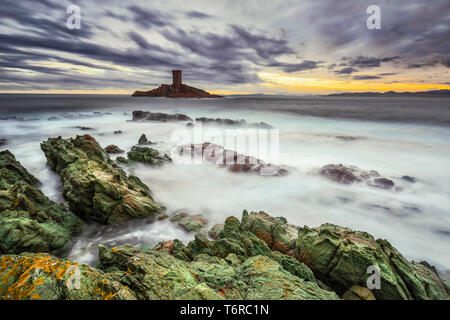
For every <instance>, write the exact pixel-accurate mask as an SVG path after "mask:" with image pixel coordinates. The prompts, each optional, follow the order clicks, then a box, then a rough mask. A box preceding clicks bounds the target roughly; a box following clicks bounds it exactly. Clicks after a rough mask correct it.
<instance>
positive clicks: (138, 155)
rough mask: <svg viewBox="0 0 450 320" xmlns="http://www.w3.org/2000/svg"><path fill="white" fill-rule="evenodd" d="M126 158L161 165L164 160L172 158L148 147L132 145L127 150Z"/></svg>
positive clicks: (168, 160) (167, 160)
mask: <svg viewBox="0 0 450 320" xmlns="http://www.w3.org/2000/svg"><path fill="white" fill-rule="evenodd" d="M127 157H128V159H130V160H132V161H136V162H140V163H145V164H149V165H155V166H162V165H163V164H164V162H170V161H172V159H171V158H170V157H169V156H168V155H167V154H165V153H160V152H159V151H158V150H156V149H153V148H149V147H138V146H134V147H132V148H131V150H130V151H129V152H127Z"/></svg>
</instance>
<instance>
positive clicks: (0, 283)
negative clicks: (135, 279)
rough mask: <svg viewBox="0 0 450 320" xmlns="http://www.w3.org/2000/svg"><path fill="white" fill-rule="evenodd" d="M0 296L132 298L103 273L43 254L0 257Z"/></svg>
mask: <svg viewBox="0 0 450 320" xmlns="http://www.w3.org/2000/svg"><path fill="white" fill-rule="evenodd" d="M0 299H5V300H61V299H64V300H134V299H136V296H135V295H134V293H133V292H132V291H131V290H130V289H128V288H127V287H126V286H124V285H122V284H121V283H119V282H118V281H115V280H114V279H113V277H111V276H109V275H107V274H105V273H104V272H102V271H100V270H97V269H94V268H90V267H88V266H86V265H79V264H78V263H76V262H73V261H69V260H60V259H57V258H55V257H53V256H49V255H43V254H23V255H4V256H1V257H0Z"/></svg>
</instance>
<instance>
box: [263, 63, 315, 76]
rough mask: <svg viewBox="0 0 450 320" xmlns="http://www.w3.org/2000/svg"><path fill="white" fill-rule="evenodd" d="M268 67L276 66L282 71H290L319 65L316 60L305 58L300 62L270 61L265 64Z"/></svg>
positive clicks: (310, 68)
mask: <svg viewBox="0 0 450 320" xmlns="http://www.w3.org/2000/svg"><path fill="white" fill-rule="evenodd" d="M267 66H268V67H278V68H281V69H283V71H284V72H287V73H292V72H297V71H305V70H312V69H316V68H318V67H319V63H318V62H317V61H310V60H305V61H303V62H301V63H284V62H272V63H270V64H268V65H267Z"/></svg>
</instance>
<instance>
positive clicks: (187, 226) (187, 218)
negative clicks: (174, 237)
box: [169, 212, 208, 232]
mask: <svg viewBox="0 0 450 320" xmlns="http://www.w3.org/2000/svg"><path fill="white" fill-rule="evenodd" d="M169 220H170V221H172V222H175V223H177V224H178V225H179V226H180V227H181V228H183V229H184V230H185V231H187V232H198V231H200V230H201V229H203V228H204V227H205V226H206V224H207V223H208V222H207V221H206V220H205V219H203V218H202V217H201V216H199V215H190V214H188V213H186V212H180V213H178V214H176V215H174V216H173V217H171V218H170V219H169Z"/></svg>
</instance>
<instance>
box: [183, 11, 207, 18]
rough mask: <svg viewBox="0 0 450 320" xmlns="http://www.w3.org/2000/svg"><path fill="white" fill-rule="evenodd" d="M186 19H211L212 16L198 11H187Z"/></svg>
mask: <svg viewBox="0 0 450 320" xmlns="http://www.w3.org/2000/svg"><path fill="white" fill-rule="evenodd" d="M186 17H188V18H191V19H211V18H212V16H211V15H209V14H206V13H203V12H200V11H189V12H186Z"/></svg>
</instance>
